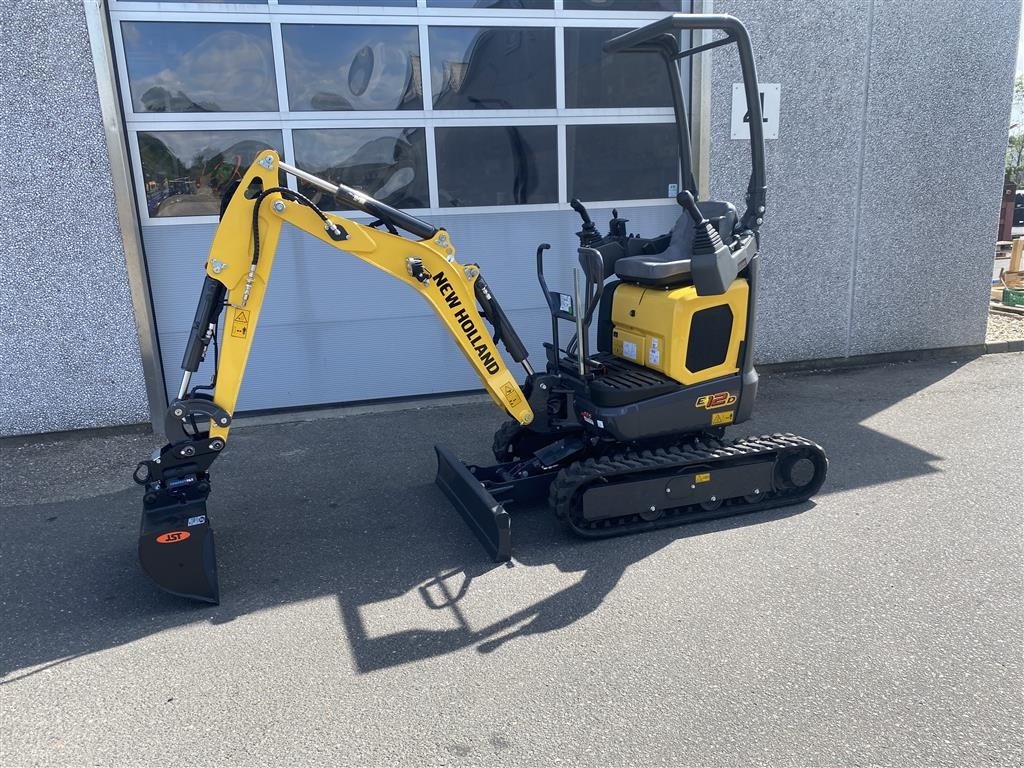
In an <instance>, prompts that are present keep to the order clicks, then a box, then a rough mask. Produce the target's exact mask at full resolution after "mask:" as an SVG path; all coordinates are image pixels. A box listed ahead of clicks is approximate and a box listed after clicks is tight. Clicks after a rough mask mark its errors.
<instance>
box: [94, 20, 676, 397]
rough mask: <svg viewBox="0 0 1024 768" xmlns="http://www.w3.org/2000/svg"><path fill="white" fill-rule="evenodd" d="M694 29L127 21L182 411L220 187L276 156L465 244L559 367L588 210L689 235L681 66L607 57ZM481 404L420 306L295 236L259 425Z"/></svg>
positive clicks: (280, 285) (254, 364) (263, 359)
mask: <svg viewBox="0 0 1024 768" xmlns="http://www.w3.org/2000/svg"><path fill="white" fill-rule="evenodd" d="M687 5H688V3H687ZM679 10H682V0H378V2H376V3H371V2H370V0H303V1H302V2H300V1H299V0H276V1H275V0H269V1H268V0H245V1H244V2H234V3H216V2H191V3H184V2H182V3H169V2H142V1H138V0H137V1H134V2H125V1H120V2H118V1H116V0H115V1H114V2H111V4H110V15H111V29H112V31H113V36H114V48H115V51H116V54H117V58H118V67H119V75H120V85H121V94H122V100H123V105H124V114H125V122H126V126H125V127H126V135H127V140H128V149H129V153H130V156H131V159H132V164H133V173H134V179H135V185H136V190H135V192H136V196H137V200H138V208H139V217H140V220H141V225H142V234H143V244H144V248H145V255H146V263H147V268H148V274H149V280H150V292H151V295H152V301H153V308H154V315H155V318H156V325H157V333H158V338H159V345H160V352H161V357H162V360H163V369H164V377H165V386H166V389H167V392H168V393H169V394H170V395H172V396H173V394H174V393H176V392H177V388H178V383H179V381H180V376H181V374H180V371H179V368H178V365H179V363H180V360H181V355H182V351H183V349H184V346H185V342H186V339H187V333H188V329H189V326H190V323H191V320H192V314H193V312H194V309H195V302H196V298H197V296H198V291H199V287H200V284H201V282H202V278H203V265H204V262H205V258H206V253H207V250H208V248H209V244H210V241H211V238H212V236H213V232H214V229H215V228H216V222H217V217H216V213H217V210H218V204H219V198H220V194H221V190H222V189H223V188H224V187H225V186H226V185H227V184H228V183H230V182H231V180H233V179H236V178H238V177H239V176H240V175H241V174H242V173H244V171H245V169H246V167H247V166H248V164H249V163H250V162H251V161H252V159H253V157H254V156H255V155H256V154H257V153H258V152H260V151H261V150H262V149H264V148H266V147H272V148H274V149H276V150H277V151H278V152H280V153H282V155H283V157H284V158H285V159H286V160H287V161H289V162H292V163H294V164H296V165H298V166H300V167H302V168H304V169H306V170H308V171H311V172H312V173H315V174H317V175H319V176H322V177H324V178H327V179H331V180H334V181H338V182H344V183H345V184H348V185H350V186H355V187H358V188H360V189H362V190H364V191H366V192H368V193H369V194H371V195H373V196H375V197H378V198H380V199H382V200H384V201H385V202H387V203H389V204H391V205H394V206H397V207H401V208H404V209H406V210H408V211H409V212H410V213H413V214H414V215H416V216H418V217H420V218H423V219H426V220H427V221H430V222H431V223H433V224H435V225H437V226H440V227H444V228H446V229H447V230H448V231H449V232H450V233H451V237H452V240H453V242H454V244H455V246H456V248H457V250H458V256H459V260H460V261H462V262H463V263H468V262H476V263H479V264H480V265H481V268H482V270H483V273H484V274H485V275H486V276H487V279H488V282H489V283H490V284H491V286H492V288H493V289H494V291H495V293H496V294H497V296H498V297H499V298H500V300H501V302H502V304H503V305H504V306H505V308H506V310H507V312H508V314H509V316H510V317H511V319H512V322H513V323H514V324H515V325H516V327H517V328H518V329H519V331H520V334H521V335H522V336H523V338H524V341H526V342H527V344H528V345H529V347H530V349H531V350H532V353H533V355H534V359H535V360H536V359H539V355H540V352H541V343H542V341H544V340H545V339H546V338H547V334H548V333H549V329H550V321H549V318H548V315H547V311H546V309H545V306H544V303H543V298H542V296H541V292H540V289H539V287H538V286H537V281H536V277H535V271H534V252H535V249H536V247H537V244H538V243H540V242H548V243H551V244H552V246H553V250H552V251H551V252H550V253H551V255H550V261H551V263H552V266H551V273H552V276H551V278H550V279H549V282H551V283H552V288H556V286H557V285H561V286H565V290H568V286H569V285H570V281H571V274H572V267H573V265H574V263H575V259H576V239H575V237H574V235H573V233H574V232H575V231H576V230H577V229H578V228H579V219H578V218H577V217H576V215H575V213H573V212H572V211H571V210H570V209H569V207H568V201H569V200H570V199H572V198H573V197H579V198H581V199H582V200H584V201H585V202H586V203H587V205H588V206H589V207H590V209H591V212H592V214H593V215H594V218H595V220H597V221H599V222H601V221H602V220H606V219H607V218H608V217H609V216H610V215H611V211H612V209H613V208H617V209H618V210H619V212H620V215H622V216H624V217H627V218H629V219H630V224H629V227H630V229H631V231H636V232H642V233H645V234H655V233H657V232H664V231H666V230H667V229H668V228H669V227H670V226H671V223H672V222H673V221H674V220H675V217H676V215H677V211H678V208H677V207H676V206H675V204H674V202H673V200H672V195H674V194H675V191H676V185H677V183H678V181H679V173H678V156H677V149H676V143H675V140H674V134H673V130H674V128H673V124H672V121H673V116H672V110H671V107H670V104H671V101H670V94H669V90H668V87H667V78H666V74H665V72H664V66H663V65H662V64H661V63H660V62H659V61H658V60H656V59H652V57H649V56H647V55H646V54H639V55H628V56H622V55H620V56H618V57H607V56H605V55H604V54H602V52H601V43H602V42H603V41H604V40H605V39H607V38H608V37H611V36H613V35H614V34H616V33H617V32H618V31H620V30H623V29H627V28H633V27H637V26H640V25H642V24H644V23H648V22H650V21H652V20H655V19H658V18H661V17H662V16H663V15H664V14H665V13H666V12H670V11H679ZM295 183H296V182H295V180H291V181H290V184H292V185H293V186H294V185H295ZM295 188H297V189H298V190H299V191H301V192H303V193H305V194H307V195H310V196H311V197H314V199H317V200H318V203H319V205H321V207H324V208H327V209H331V208H332V207H334V206H333V204H332V201H330V200H327V199H324V198H323V197H321V196H320V195H319V193H318V192H317V191H316V190H314V189H312V188H307V187H306V186H305V185H304V184H302V183H300V184H299V185H298V186H297V187H295ZM346 215H351V216H352V217H353V218H356V219H359V218H361V215H355V214H346ZM207 366H209V361H208V363H207ZM211 373H212V372H211V371H210V370H207V369H205V368H204V370H203V371H201V372H200V373H199V374H197V376H196V377H195V379H194V381H196V382H199V381H201V380H202V379H203V378H204V376H205V377H206V378H209V376H210V375H211ZM479 386H480V385H479V382H478V380H477V379H476V378H475V376H474V375H473V373H472V371H471V369H470V368H469V366H468V364H467V363H466V361H465V360H464V358H463V357H462V355H461V354H460V353H459V351H458V350H457V348H456V347H455V345H454V344H452V342H451V340H450V339H449V338H448V336H447V332H446V331H445V330H444V328H443V327H442V325H441V323H440V321H438V320H437V319H436V318H435V317H434V315H433V314H432V313H431V312H430V310H429V309H428V307H427V305H426V303H424V302H422V300H421V299H420V298H419V297H418V296H416V295H415V294H414V293H413V292H412V291H410V290H409V289H408V288H406V287H405V286H404V285H402V284H400V283H399V282H397V281H395V280H393V279H391V278H389V277H388V276H387V275H385V274H383V273H380V272H377V271H376V270H374V269H373V268H372V267H369V266H368V265H366V264H364V263H362V262H360V261H358V260H357V259H355V258H353V257H350V256H348V255H346V254H343V253H339V252H338V251H335V250H333V249H331V248H329V247H327V246H325V245H323V244H321V243H320V242H319V241H317V240H314V239H312V238H309V237H308V236H306V235H304V234H303V233H301V232H298V231H295V230H292V231H287V230H286V232H285V233H284V234H283V236H282V239H281V243H280V247H279V251H278V257H277V260H276V262H275V266H274V274H273V276H272V279H271V282H270V288H269V291H268V296H267V299H266V302H265V304H264V310H263V313H262V315H261V319H260V327H259V330H258V333H257V336H256V340H255V343H254V346H253V352H252V356H251V357H250V362H249V370H248V373H247V377H246V380H245V383H244V385H243V387H242V392H241V397H240V400H239V408H240V409H242V410H255V409H268V408H286V407H295V406H305V405H312V404H323V403H338V402H352V401H359V400H369V399H376V398H387V397H401V396H408V395H422V394H426V393H436V392H454V391H462V390H468V389H477V388H479Z"/></svg>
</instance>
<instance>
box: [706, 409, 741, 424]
mask: <svg viewBox="0 0 1024 768" xmlns="http://www.w3.org/2000/svg"><path fill="white" fill-rule="evenodd" d="M734 413H736V411H721V412H720V413H713V414H711V423H712V424H732V417H733V414H734Z"/></svg>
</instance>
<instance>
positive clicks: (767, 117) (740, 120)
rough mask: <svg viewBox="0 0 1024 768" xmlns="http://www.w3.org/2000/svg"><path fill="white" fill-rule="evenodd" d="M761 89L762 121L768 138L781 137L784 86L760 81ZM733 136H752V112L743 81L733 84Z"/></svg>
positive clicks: (738, 137)
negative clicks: (781, 105) (780, 104)
mask: <svg viewBox="0 0 1024 768" xmlns="http://www.w3.org/2000/svg"><path fill="white" fill-rule="evenodd" d="M758 88H759V89H760V91H761V122H762V124H763V126H764V137H765V138H766V139H777V138H779V101H780V96H781V91H782V87H781V86H780V85H779V83H759V84H758ZM732 138H734V139H749V138H750V113H749V112H748V111H747V95H746V93H745V92H744V90H743V83H733V84H732Z"/></svg>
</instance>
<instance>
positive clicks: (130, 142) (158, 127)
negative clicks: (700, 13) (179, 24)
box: [108, 0, 689, 226]
mask: <svg viewBox="0 0 1024 768" xmlns="http://www.w3.org/2000/svg"><path fill="white" fill-rule="evenodd" d="M679 2H680V10H682V8H683V6H684V5H686V4H687V3H686V0H679ZM168 6H173V10H168ZM108 14H109V23H110V31H111V36H112V38H113V39H112V42H113V46H112V47H113V53H114V57H115V63H116V67H117V74H118V79H119V83H118V90H119V94H120V96H121V102H122V109H123V115H124V122H125V139H126V144H127V148H128V154H129V158H130V162H131V167H132V174H133V176H134V178H135V189H134V190H133V193H134V195H135V198H136V202H137V205H138V212H139V219H140V224H141V225H142V226H175V225H181V224H210V223H216V222H217V216H216V215H209V216H167V217H159V216H157V217H151V216H150V215H149V210H148V206H147V204H146V196H145V189H144V186H143V184H142V181H141V180H142V179H143V178H144V177H143V174H142V163H141V155H140V151H139V143H138V133H139V132H144V131H183V130H210V131H213V130H246V129H249V130H266V129H271V130H280V131H281V134H282V138H283V145H284V146H283V149H284V156H285V159H286V160H288V161H291V160H293V159H294V145H293V139H292V130H301V129H304V128H341V129H344V128H396V127H399V128H423V129H424V132H425V137H426V145H427V146H426V149H427V181H428V192H429V201H430V206H429V207H427V208H415V209H409V213H410V214H412V215H414V216H419V217H424V218H429V217H438V216H444V215H452V214H496V213H529V212H534V211H553V210H569V209H570V206H569V202H568V169H569V162H568V161H569V158H568V156H567V140H566V135H567V127H568V126H569V125H587V124H613V123H616V122H629V123H674V121H675V116H674V113H673V110H672V108H671V107H634V108H567V107H566V106H565V104H566V101H565V90H566V89H565V33H564V30H565V29H567V28H588V29H594V28H609V29H616V28H622V27H624V26H627V27H628V26H641V25H642V24H645V23H649V22H651V21H655V20H657V19H660V18H663V17H664V15H665V14H664V12H661V11H635V12H631V13H629V14H628V16H627V15H625V14H624V13H623V12H622V11H565V10H563V2H562V0H554V9H551V10H542V9H527V10H508V9H489V8H479V9H462V8H436V7H427V4H426V0H417V4H416V7H415V8H387V7H379V6H378V7H374V6H373V5H372V0H367V4H366V5H365V6H357V7H346V6H327V5H324V6H319V5H317V6H314V5H310V6H301V5H287V6H284V5H278V3H277V0H267V3H266V4H265V5H248V4H244V5H243V4H231V3H224V4H220V5H207V4H205V3H189V2H177V3H171V2H164V3H162V4H161V5H160V9H159V10H157V9H156V8H155V7H154V4H152V3H145V2H134V1H133V0H109V6H108ZM122 21H143V22H144V21H184V22H236V23H252V24H262V25H269V27H270V35H271V44H272V47H273V55H274V68H275V77H276V85H277V98H278V111H277V112H183V113H148V112H141V113H137V112H135V111H134V104H133V102H132V98H131V90H130V83H129V80H128V70H127V63H126V60H125V49H124V40H123V38H122V32H121V22H122ZM282 24H339V25H343V26H351V25H366V26H392V25H394V26H413V27H416V29H417V30H418V39H419V48H420V73H421V75H420V76H421V80H422V93H423V105H424V108H423V109H422V110H388V111H341V112H338V111H331V112H328V111H324V112H317V111H296V112H292V111H290V109H289V108H288V106H289V101H288V91H287V76H286V73H285V69H284V47H283V43H282V34H281V26H282ZM431 26H449V27H451V26H466V27H541V28H545V29H552V30H553V31H554V46H555V50H554V56H555V108H554V109H513V110H435V109H434V108H433V88H432V83H431V77H430V50H429V40H428V29H429V27H431ZM684 66H687V67H688V60H684ZM688 74H689V73H688V71H686V70H684V72H683V76H684V78H686V82H688V81H689V77H688ZM515 125H524V126H525V125H551V126H554V127H555V129H556V139H557V146H556V152H557V157H558V202H555V203H536V204H524V205H508V206H466V207H442V206H441V205H440V199H439V194H438V179H437V155H436V152H437V148H436V143H435V136H434V132H435V128H447V127H474V126H481V127H482V126H515ZM676 175H677V178H679V177H681V174H680V171H679V169H677V173H676ZM288 185H289V187H290V188H292V189H297V183H296V180H295V179H294V178H291V177H289V179H288ZM585 202H586V203H587V205H588V206H592V207H597V208H610V207H616V208H637V207H648V206H652V205H675V204H676V203H675V201H674V200H673V199H672V198H670V197H668V196H667V195H666V197H664V198H651V199H642V200H612V199H609V200H587V201H585ZM339 213H341V214H342V215H344V216H345V217H347V218H352V219H356V220H359V219H365V218H368V217H366V216H365V214H362V213H361V212H358V211H356V212H353V211H340V212H339Z"/></svg>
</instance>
